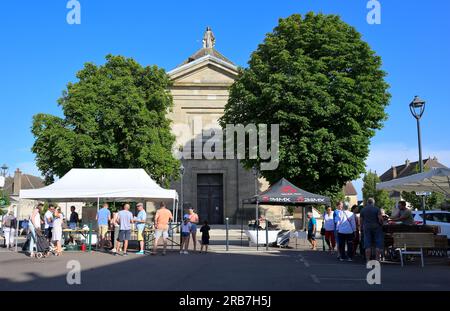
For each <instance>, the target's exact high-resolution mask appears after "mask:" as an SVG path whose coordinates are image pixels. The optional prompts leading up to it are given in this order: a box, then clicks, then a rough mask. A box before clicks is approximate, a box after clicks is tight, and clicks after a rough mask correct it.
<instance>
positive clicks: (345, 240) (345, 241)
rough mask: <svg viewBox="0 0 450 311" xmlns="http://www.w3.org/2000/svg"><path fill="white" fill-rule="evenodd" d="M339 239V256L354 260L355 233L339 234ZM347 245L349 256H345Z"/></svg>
mask: <svg viewBox="0 0 450 311" xmlns="http://www.w3.org/2000/svg"><path fill="white" fill-rule="evenodd" d="M338 238H339V255H340V256H341V258H342V259H347V258H350V259H352V258H353V239H354V238H355V234H354V233H348V234H346V233H338ZM345 245H347V255H346V254H345Z"/></svg>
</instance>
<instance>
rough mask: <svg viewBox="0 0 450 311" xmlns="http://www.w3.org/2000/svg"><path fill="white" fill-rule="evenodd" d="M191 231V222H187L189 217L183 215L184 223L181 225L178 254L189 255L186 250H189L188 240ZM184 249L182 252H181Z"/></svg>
mask: <svg viewBox="0 0 450 311" xmlns="http://www.w3.org/2000/svg"><path fill="white" fill-rule="evenodd" d="M191 229H192V224H191V221H190V220H189V215H188V214H185V215H184V221H183V223H182V224H181V250H180V254H185V255H187V254H189V253H188V248H189V238H190V235H191ZM183 248H184V250H183Z"/></svg>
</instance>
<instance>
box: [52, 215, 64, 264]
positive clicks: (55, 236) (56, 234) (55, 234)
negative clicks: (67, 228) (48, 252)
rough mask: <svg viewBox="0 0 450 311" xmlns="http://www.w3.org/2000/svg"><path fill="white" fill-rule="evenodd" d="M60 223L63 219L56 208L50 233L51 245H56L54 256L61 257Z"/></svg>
mask: <svg viewBox="0 0 450 311" xmlns="http://www.w3.org/2000/svg"><path fill="white" fill-rule="evenodd" d="M62 222H63V217H62V213H61V210H60V208H59V207H58V208H57V209H56V210H55V218H54V220H53V231H52V240H53V244H54V245H56V254H55V255H56V256H61V254H62V246H61V242H62Z"/></svg>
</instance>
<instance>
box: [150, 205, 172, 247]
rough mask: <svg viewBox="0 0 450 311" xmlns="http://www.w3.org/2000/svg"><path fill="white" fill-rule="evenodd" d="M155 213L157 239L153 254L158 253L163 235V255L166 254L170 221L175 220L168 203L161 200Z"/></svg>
mask: <svg viewBox="0 0 450 311" xmlns="http://www.w3.org/2000/svg"><path fill="white" fill-rule="evenodd" d="M159 206H160V207H159V209H158V211H157V212H156V215H155V241H154V243H153V252H152V255H156V254H157V249H158V241H159V239H160V238H161V237H162V238H163V243H164V249H163V253H162V254H163V255H165V254H166V248H167V238H168V237H169V222H170V221H172V220H173V216H172V213H171V212H170V211H169V210H168V209H167V208H166V204H164V202H161V203H160V204H159Z"/></svg>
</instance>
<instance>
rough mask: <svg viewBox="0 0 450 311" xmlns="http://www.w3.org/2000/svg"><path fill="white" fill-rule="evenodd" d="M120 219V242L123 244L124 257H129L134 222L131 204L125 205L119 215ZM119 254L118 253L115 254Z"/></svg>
mask: <svg viewBox="0 0 450 311" xmlns="http://www.w3.org/2000/svg"><path fill="white" fill-rule="evenodd" d="M118 218H119V225H120V228H119V242H123V256H128V253H127V249H128V241H129V240H130V237H131V223H132V222H133V214H131V212H130V204H128V203H126V204H124V205H123V209H122V210H121V211H120V212H119V214H118ZM115 254H116V255H117V254H118V253H117V252H116V253H115Z"/></svg>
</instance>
